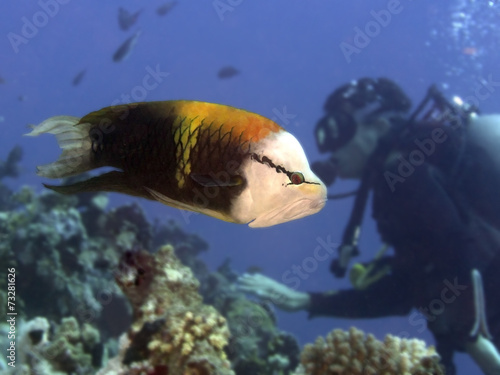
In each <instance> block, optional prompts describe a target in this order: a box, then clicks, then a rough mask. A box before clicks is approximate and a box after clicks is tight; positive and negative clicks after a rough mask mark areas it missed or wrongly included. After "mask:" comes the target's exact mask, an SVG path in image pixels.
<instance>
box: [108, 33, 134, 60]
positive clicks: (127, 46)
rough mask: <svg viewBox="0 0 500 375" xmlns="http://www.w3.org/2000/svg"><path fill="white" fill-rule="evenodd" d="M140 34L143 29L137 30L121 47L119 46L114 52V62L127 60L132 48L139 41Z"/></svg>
mask: <svg viewBox="0 0 500 375" xmlns="http://www.w3.org/2000/svg"><path fill="white" fill-rule="evenodd" d="M139 35H141V31H140V30H137V31H136V32H135V34H134V35H132V36H131V37H130V38H128V39H127V40H126V41H125V42H123V43H122V45H121V46H120V47H118V49H117V50H116V52H115V53H114V54H113V61H114V62H120V61H123V60H126V59H127V58H128V57H129V56H130V53H131V52H132V49H133V48H134V46H135V45H136V43H137V39H138V38H139Z"/></svg>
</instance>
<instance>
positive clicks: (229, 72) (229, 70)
mask: <svg viewBox="0 0 500 375" xmlns="http://www.w3.org/2000/svg"><path fill="white" fill-rule="evenodd" d="M238 74H240V71H239V70H238V69H236V68H234V67H232V66H225V67H223V68H221V69H220V70H219V73H217V77H219V78H220V79H226V78H231V77H234V76H236V75H238Z"/></svg>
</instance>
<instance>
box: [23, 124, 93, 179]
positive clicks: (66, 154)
mask: <svg viewBox="0 0 500 375" xmlns="http://www.w3.org/2000/svg"><path fill="white" fill-rule="evenodd" d="M79 122H80V118H78V117H72V116H55V117H51V118H49V119H47V120H45V121H43V122H42V123H40V124H38V125H36V126H33V130H32V131H31V132H30V133H28V134H25V135H27V136H31V137H36V136H38V135H40V134H43V133H49V134H54V135H55V136H56V139H57V143H58V144H59V147H61V148H62V150H63V151H62V153H61V155H60V156H59V159H57V160H56V161H55V162H53V163H50V164H45V165H40V166H38V167H37V174H38V175H39V176H42V177H47V178H62V177H68V176H72V175H76V174H80V173H82V172H85V171H88V170H91V169H93V166H92V163H91V148H92V142H91V140H90V137H89V129H90V126H91V124H86V123H84V124H79ZM77 124H78V126H76V125H77Z"/></svg>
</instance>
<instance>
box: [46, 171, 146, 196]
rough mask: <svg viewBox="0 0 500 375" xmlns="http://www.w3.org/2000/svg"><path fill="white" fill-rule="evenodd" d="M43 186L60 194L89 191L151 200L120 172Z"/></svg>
mask: <svg viewBox="0 0 500 375" xmlns="http://www.w3.org/2000/svg"><path fill="white" fill-rule="evenodd" d="M43 185H44V186H45V187H46V188H48V189H51V190H53V191H55V192H57V193H60V194H77V193H82V192H90V191H109V192H117V193H123V194H129V195H133V196H138V197H143V198H149V199H151V198H150V196H149V195H148V194H147V192H146V191H144V190H143V189H141V188H138V187H134V186H132V185H131V184H130V180H129V178H128V176H127V175H126V174H125V173H124V172H120V171H111V172H108V173H104V174H102V175H99V176H96V177H92V178H89V179H88V180H84V181H79V182H76V183H74V184H70V185H60V186H56V185H48V184H43Z"/></svg>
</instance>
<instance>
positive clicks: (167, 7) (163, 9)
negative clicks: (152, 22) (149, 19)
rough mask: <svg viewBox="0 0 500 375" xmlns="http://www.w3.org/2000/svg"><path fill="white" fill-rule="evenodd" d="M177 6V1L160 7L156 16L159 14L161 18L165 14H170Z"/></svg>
mask: <svg viewBox="0 0 500 375" xmlns="http://www.w3.org/2000/svg"><path fill="white" fill-rule="evenodd" d="M176 5H177V1H168V2H166V3H165V4H163V5H160V6H159V7H158V8H157V9H156V14H158V15H159V16H164V15H165V14H167V13H169V12H170V11H171V10H172V8H173V7H175V6H176Z"/></svg>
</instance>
